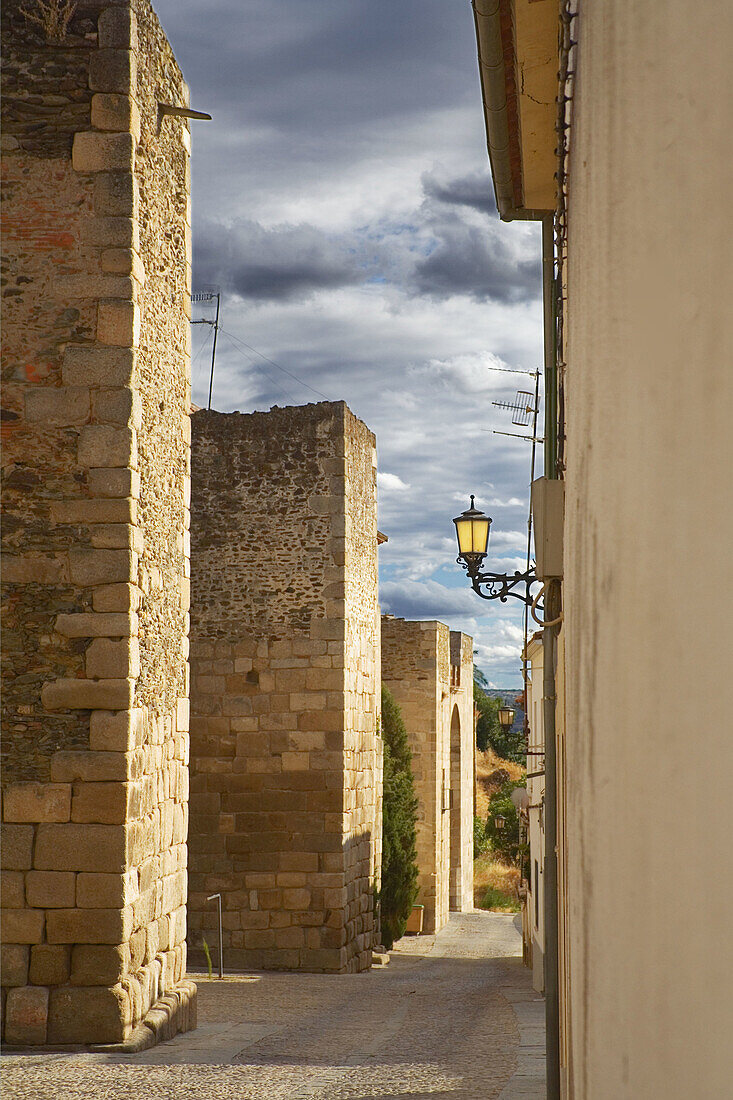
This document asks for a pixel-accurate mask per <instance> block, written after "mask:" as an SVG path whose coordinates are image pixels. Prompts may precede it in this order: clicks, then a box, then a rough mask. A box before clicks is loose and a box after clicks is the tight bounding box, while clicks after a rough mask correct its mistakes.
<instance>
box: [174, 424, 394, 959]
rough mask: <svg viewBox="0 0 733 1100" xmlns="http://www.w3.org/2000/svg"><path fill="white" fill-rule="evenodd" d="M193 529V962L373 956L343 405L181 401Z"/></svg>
mask: <svg viewBox="0 0 733 1100" xmlns="http://www.w3.org/2000/svg"><path fill="white" fill-rule="evenodd" d="M192 427H193V455H192V475H193V501H192V529H191V544H192V558H191V590H192V604H191V676H192V688H191V701H192V717H191V737H192V745H191V747H192V760H191V768H192V775H191V834H190V844H191V893H190V900H189V926H190V929H191V937H190V938H191V944H192V947H193V948H194V949H195V953H196V957H197V958H202V957H203V956H202V954H201V947H202V941H203V939H204V938H205V939H206V940H207V942H208V943H209V945H210V946H212V948H213V947H214V944H215V942H216V910H215V906H214V905H213V904H212V903H210V902H207V897H208V896H209V895H211V894H214V893H221V894H222V898H223V909H224V918H223V919H224V942H225V961H226V962H227V964H228V965H231V966H246V967H254V968H281V969H297V968H300V969H305V970H327V971H336V972H343V971H350V970H362V969H365V968H367V967H368V966H369V965H371V948H372V938H373V884H374V877H375V858H374V851H375V844H376V839H375V838H376V835H377V832H378V830H379V818H380V816H381V775H380V771H379V760H380V759H381V757H380V754H379V745H378V736H377V730H376V716H377V709H376V708H377V703H376V699H377V675H376V673H377V663H378V649H377V647H378V630H379V624H378V612H377V602H376V601H377V575H376V550H377V532H376V495H375V475H376V467H375V451H374V437H373V436H372V435H371V433H370V432H369V431H368V430H367V429H366V428H365V426H364V425H363V424H361V423H360V421H358V420H357V419H356V418H355V417H354V416H353V415H352V414H351V413H350V412H349V410H348V409H347V408H346V406H345V405H343V404H342V403H338V404H329V403H323V404H319V405H308V406H305V407H300V408H289V409H277V408H276V409H273V410H271V412H270V413H253V414H250V415H242V414H240V413H231V414H226V415H225V414H220V413H211V412H204V411H201V412H197V413H195V414H194V416H193V417H192Z"/></svg>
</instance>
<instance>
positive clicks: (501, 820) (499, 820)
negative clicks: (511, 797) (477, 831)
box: [494, 814, 506, 829]
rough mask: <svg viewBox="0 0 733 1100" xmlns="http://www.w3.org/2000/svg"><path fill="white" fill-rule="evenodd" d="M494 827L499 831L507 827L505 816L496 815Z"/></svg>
mask: <svg viewBox="0 0 733 1100" xmlns="http://www.w3.org/2000/svg"><path fill="white" fill-rule="evenodd" d="M494 825H495V826H496V828H497V829H503V828H504V826H505V825H506V818H505V817H504V814H496V816H495V817H494Z"/></svg>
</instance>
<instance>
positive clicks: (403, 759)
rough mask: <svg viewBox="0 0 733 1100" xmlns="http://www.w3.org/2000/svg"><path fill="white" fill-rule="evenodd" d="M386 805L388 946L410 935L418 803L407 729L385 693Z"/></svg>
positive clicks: (385, 927) (385, 915)
mask: <svg viewBox="0 0 733 1100" xmlns="http://www.w3.org/2000/svg"><path fill="white" fill-rule="evenodd" d="M382 738H383V741H384V801H383V805H382V822H383V832H382V888H381V890H380V893H379V899H380V902H381V921H382V942H383V943H384V946H385V947H386V948H387V950H389V949H390V947H391V946H392V944H393V943H394V941H395V940H398V939H400V937H401V936H403V935H404V934H405V924H406V923H407V918H408V917H409V915H410V911H411V909H412V906H413V904H414V902H415V898H416V897H417V833H416V828H417V798H416V797H415V782H414V778H413V775H412V753H411V752H410V746H409V744H408V741H407V730H406V729H405V724H404V722H403V721H402V714H401V712H400V708H399V706H398V705H397V703H396V702H395V699H394V696H393V695H392V693H391V692H390V691H389V690H388V689H387V688H386V687H383V688H382Z"/></svg>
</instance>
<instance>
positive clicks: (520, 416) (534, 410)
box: [489, 367, 542, 739]
mask: <svg viewBox="0 0 733 1100" xmlns="http://www.w3.org/2000/svg"><path fill="white" fill-rule="evenodd" d="M500 369H501V368H499V367H489V370H500ZM506 373H508V372H506ZM511 373H513V374H528V375H530V377H534V392H532V390H517V395H516V397H515V398H514V400H513V401H492V402H491V404H492V405H496V407H497V408H498V409H505V410H506V411H507V412H511V414H512V424H514V425H516V427H518V428H531V431H532V434H531V435H525V434H524V433H523V432H501V431H499V430H498V429H497V428H494V429H493V431H494V435H508V436H511V437H512V438H513V439H526V440H527V441H528V442H529V443H531V444H532V457H531V459H530V475H529V481H530V485H531V484H532V482H533V481H534V472H535V458H536V453H537V444H538V443H540V442H542V440H540V439H539V438H538V436H537V417H538V415H539V411H540V372H539V371H538V370H534V371H516V370H515V371H512V372H511ZM531 564H532V501H531V495H530V505H529V510H528V514H527V571H528V572H529V567H530V565H531ZM528 641H529V608H528V607H526V606H525V608H524V648H523V650H522V680H523V681H524V708H525V711H524V735H525V739H528V736H529V725H528V718H527V682H528V679H529V669H528V659H527V643H528Z"/></svg>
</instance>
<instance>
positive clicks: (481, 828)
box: [473, 814, 491, 859]
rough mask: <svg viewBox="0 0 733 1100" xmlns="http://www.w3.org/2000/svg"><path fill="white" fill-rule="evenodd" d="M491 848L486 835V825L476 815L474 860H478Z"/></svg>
mask: <svg viewBox="0 0 733 1100" xmlns="http://www.w3.org/2000/svg"><path fill="white" fill-rule="evenodd" d="M490 847H491V844H490V841H489V838H488V837H487V835H486V825H485V824H484V822H483V821H482V820H481V818H480V817H479V816H478V815H477V814H475V815H474V818H473V858H474V859H478V857H479V856H482V855H483V854H484V852H488V850H489V848H490Z"/></svg>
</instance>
